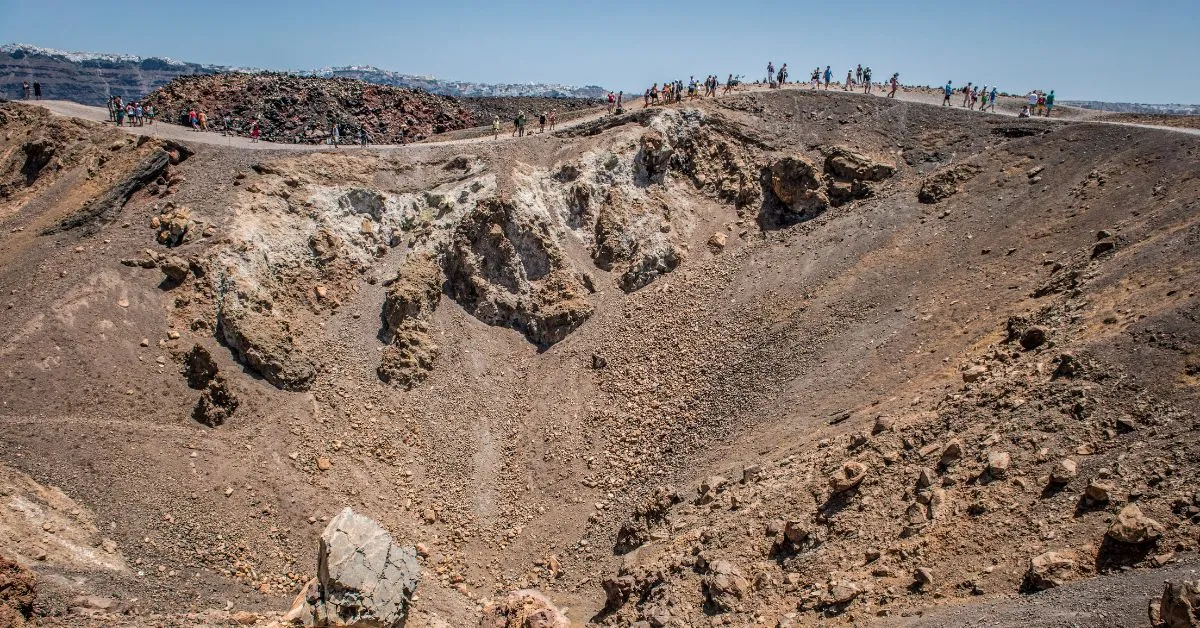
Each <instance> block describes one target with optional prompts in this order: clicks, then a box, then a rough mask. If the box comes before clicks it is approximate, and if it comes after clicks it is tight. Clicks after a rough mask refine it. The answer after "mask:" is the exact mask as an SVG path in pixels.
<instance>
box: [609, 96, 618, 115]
mask: <svg viewBox="0 0 1200 628" xmlns="http://www.w3.org/2000/svg"><path fill="white" fill-rule="evenodd" d="M616 103H617V97H616V96H614V95H613V93H612V92H609V93H608V112H609V113H612V112H613V105H615V104H616Z"/></svg>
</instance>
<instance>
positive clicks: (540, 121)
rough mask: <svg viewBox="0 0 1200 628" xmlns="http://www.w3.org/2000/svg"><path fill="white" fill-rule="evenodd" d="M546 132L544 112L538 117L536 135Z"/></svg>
mask: <svg viewBox="0 0 1200 628" xmlns="http://www.w3.org/2000/svg"><path fill="white" fill-rule="evenodd" d="M545 132H546V112H545V110H543V111H542V113H541V114H540V115H539V116H538V133H545Z"/></svg>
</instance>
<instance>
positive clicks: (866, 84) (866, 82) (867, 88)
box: [863, 65, 871, 94]
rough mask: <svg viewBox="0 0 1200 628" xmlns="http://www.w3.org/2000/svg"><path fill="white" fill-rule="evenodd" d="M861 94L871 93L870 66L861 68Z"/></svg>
mask: <svg viewBox="0 0 1200 628" xmlns="http://www.w3.org/2000/svg"><path fill="white" fill-rule="evenodd" d="M863 93H864V94H870V93H871V66H869V65H868V66H867V67H865V68H863Z"/></svg>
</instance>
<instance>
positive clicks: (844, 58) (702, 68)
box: [0, 0, 1200, 103]
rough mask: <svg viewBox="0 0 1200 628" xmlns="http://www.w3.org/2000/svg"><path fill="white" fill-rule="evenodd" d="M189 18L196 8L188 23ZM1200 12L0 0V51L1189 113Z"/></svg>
mask: <svg viewBox="0 0 1200 628" xmlns="http://www.w3.org/2000/svg"><path fill="white" fill-rule="evenodd" d="M197 8H199V9H201V10H200V11H196V10H195V9H197ZM1197 31H1200V0H1173V1H1164V0H1141V1H1139V2H1131V1H1119V0H1090V1H1080V0H1042V1H1039V2H1031V1H1027V0H1010V1H1005V0H988V1H986V2H980V1H979V0H962V1H959V2H942V1H938V2H910V1H898V0H859V1H858V2H840V1H837V0H825V1H824V2H816V3H809V2H797V1H795V0H792V1H776V2H754V1H746V0H742V1H738V0H726V1H716V0H692V1H691V2H676V1H665V2H653V1H627V0H600V1H596V0H584V1H582V2H580V1H578V0H574V1H572V0H563V1H559V2H545V1H542V0H532V1H526V2H515V1H512V0H492V1H490V2H467V1H461V0H431V1H427V2H411V1H409V0H397V1H392V2H387V1H382V0H359V1H353V2H344V3H336V4H335V3H333V2H310V1H307V0H290V1H282V0H259V1H254V0H246V1H242V2H227V1H225V0H215V1H207V2H178V1H176V0H167V1H165V2H142V1H139V0H132V1H122V0H117V1H115V2H113V1H101V0H88V1H72V0H0V42H3V43H11V42H21V43H29V44H35V45H39V46H46V47H51V48H62V49H68V50H84V51H91V52H121V53H129V54H138V55H142V56H168V57H172V58H175V59H179V60H186V61H196V62H201V63H216V64H223V65H241V66H254V67H262V68H269V69H312V68H319V67H324V66H330V65H352V64H353V65H375V66H378V67H381V68H385V69H389V70H396V71H400V72H405V73H411V74H432V75H435V76H438V77H439V78H445V79H459V80H469V81H480V82H514V83H519V82H556V83H568V84H576V85H583V84H597V85H603V86H605V87H610V88H614V89H620V88H623V89H626V90H636V91H638V92H640V91H641V90H642V89H643V88H644V86H645V85H648V84H649V83H652V82H656V81H658V82H661V81H663V80H664V79H668V78H671V79H673V78H676V77H681V78H682V79H683V80H686V79H687V76H688V75H690V74H696V75H704V74H707V73H709V72H712V73H717V74H719V75H720V76H722V77H724V76H725V75H726V74H728V73H730V72H733V73H741V74H746V75H748V76H749V77H752V78H753V77H758V76H761V75H762V74H764V73H765V66H766V62H767V61H768V60H772V61H774V62H775V64H776V65H779V64H780V63H782V62H784V61H786V62H788V64H789V68H791V69H792V70H793V71H792V77H793V78H795V79H799V78H801V77H803V76H805V75H806V73H807V72H808V71H810V70H811V68H813V67H814V66H816V65H817V64H820V65H821V67H822V68H824V66H825V65H832V66H833V68H834V71H835V75H836V76H838V77H839V78H840V77H842V76H844V75H845V72H846V69H847V68H848V67H853V65H854V64H856V63H863V64H866V65H870V66H872V68H873V69H874V71H875V76H876V77H879V78H883V77H886V76H889V75H890V74H891V73H892V72H900V75H901V79H902V80H903V81H904V82H909V83H918V84H941V83H944V82H945V81H946V80H947V79H953V80H954V82H955V84H960V83H966V82H967V81H974V82H976V83H986V84H997V85H999V86H1000V88H1001V89H1002V90H1007V91H1012V92H1025V91H1028V90H1030V89H1034V88H1038V89H1046V90H1049V89H1055V90H1057V93H1058V96H1059V98H1060V99H1063V100H1072V99H1094V100H1110V101H1137V102H1187V103H1196V102H1200V81H1198V80H1197V76H1198V74H1197V72H1196V65H1197V63H1200V43H1198V42H1200V35H1198V32H1197Z"/></svg>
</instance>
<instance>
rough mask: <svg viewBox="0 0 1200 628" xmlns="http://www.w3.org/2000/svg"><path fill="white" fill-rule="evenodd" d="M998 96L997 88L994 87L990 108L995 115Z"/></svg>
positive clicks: (989, 101) (989, 99)
mask: <svg viewBox="0 0 1200 628" xmlns="http://www.w3.org/2000/svg"><path fill="white" fill-rule="evenodd" d="M996 94H997V92H996V88H995V86H993V87H992V93H991V96H990V97H989V98H988V107H989V108H990V109H991V111H992V112H993V113H995V111H996Z"/></svg>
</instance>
